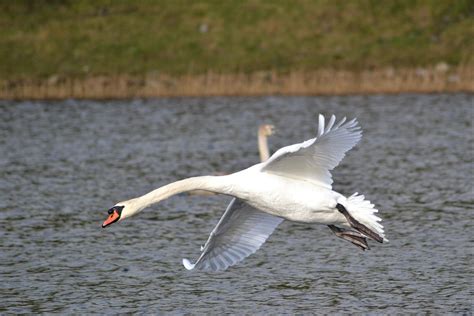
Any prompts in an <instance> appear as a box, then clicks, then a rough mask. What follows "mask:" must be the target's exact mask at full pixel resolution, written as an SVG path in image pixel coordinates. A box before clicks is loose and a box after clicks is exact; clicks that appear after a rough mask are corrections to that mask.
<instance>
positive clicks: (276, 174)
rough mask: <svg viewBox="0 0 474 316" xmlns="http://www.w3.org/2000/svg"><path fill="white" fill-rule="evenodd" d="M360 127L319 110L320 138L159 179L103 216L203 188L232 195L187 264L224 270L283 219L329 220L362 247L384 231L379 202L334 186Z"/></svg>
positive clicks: (123, 214) (114, 218) (122, 214)
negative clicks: (220, 171)
mask: <svg viewBox="0 0 474 316" xmlns="http://www.w3.org/2000/svg"><path fill="white" fill-rule="evenodd" d="M361 137H362V131H361V128H360V126H359V125H358V122H357V120H356V119H355V118H354V119H352V120H351V121H346V118H345V117H344V118H343V119H341V120H340V121H339V122H337V123H336V117H335V116H334V115H332V116H331V118H330V119H329V121H328V122H327V124H325V118H324V116H323V115H321V114H320V115H319V122H318V129H317V134H316V137H315V138H312V139H309V140H307V141H304V142H302V143H299V144H294V145H290V146H286V147H283V148H281V149H279V150H278V151H276V152H275V153H274V154H273V155H272V156H271V157H270V158H269V159H268V160H266V161H264V162H261V163H258V164H256V165H253V166H251V167H249V168H247V169H245V170H242V171H238V172H235V173H232V174H229V175H224V176H198V177H192V178H187V179H183V180H179V181H176V182H173V183H170V184H168V185H165V186H162V187H160V188H158V189H156V190H154V191H151V192H149V193H147V194H145V195H143V196H140V197H138V198H134V199H131V200H127V201H124V202H120V203H117V204H116V205H115V206H113V207H112V208H110V209H109V210H108V214H109V215H108V217H107V219H106V220H105V221H104V223H103V224H102V227H104V228H105V227H107V226H109V225H111V224H113V223H115V222H119V221H122V220H124V219H126V218H128V217H130V216H132V215H134V214H137V213H138V212H140V211H142V210H143V209H145V208H146V207H148V206H150V205H152V204H155V203H158V202H160V201H162V200H164V199H167V198H169V197H171V196H173V195H175V194H178V193H182V192H186V191H191V190H196V189H200V190H206V191H211V192H216V193H220V194H226V195H230V196H233V197H234V199H233V200H232V201H231V202H230V204H229V205H228V207H227V209H226V210H225V212H224V214H223V215H222V217H221V218H220V220H219V222H218V223H217V225H216V227H215V228H214V229H213V230H212V232H211V234H210V236H209V238H208V239H207V242H206V243H205V245H204V246H203V247H201V255H200V256H199V258H198V259H197V260H196V261H195V262H194V263H191V261H190V260H188V259H183V261H182V262H183V265H184V267H185V268H186V269H188V270H193V269H195V270H203V271H218V270H225V269H227V268H228V267H229V266H232V265H234V264H236V263H238V262H240V261H242V260H243V259H244V258H246V257H247V256H249V255H250V254H252V253H254V252H255V251H257V250H258V249H259V248H260V246H261V245H262V244H263V243H264V242H265V241H266V240H267V238H268V237H269V236H270V235H271V234H272V233H273V231H274V230H275V229H276V228H277V226H278V225H279V224H281V222H283V221H284V220H290V221H295V222H303V223H319V224H323V225H327V226H328V227H329V228H330V229H331V231H332V232H333V233H334V234H335V235H336V236H337V237H340V238H342V239H344V240H346V241H349V242H351V243H352V244H354V245H355V246H357V247H359V248H360V249H362V250H366V249H369V245H368V243H367V239H372V240H375V241H377V242H380V243H382V242H384V241H388V240H387V239H386V238H385V234H384V229H383V226H382V225H381V224H380V223H379V222H380V221H381V219H380V218H379V217H377V216H376V215H375V213H377V212H378V210H377V209H376V208H375V207H374V205H373V204H372V203H371V202H370V201H368V200H365V198H364V196H363V195H359V194H358V193H354V194H353V195H351V196H349V197H346V196H344V195H342V194H340V193H338V192H336V191H333V190H332V183H333V180H332V176H331V173H330V170H332V169H334V168H335V167H336V166H337V165H338V164H339V162H340V161H341V160H342V159H343V158H344V156H345V154H346V152H347V151H349V150H350V149H351V148H353V147H354V146H355V145H356V144H357V143H358V142H359V140H360V139H361Z"/></svg>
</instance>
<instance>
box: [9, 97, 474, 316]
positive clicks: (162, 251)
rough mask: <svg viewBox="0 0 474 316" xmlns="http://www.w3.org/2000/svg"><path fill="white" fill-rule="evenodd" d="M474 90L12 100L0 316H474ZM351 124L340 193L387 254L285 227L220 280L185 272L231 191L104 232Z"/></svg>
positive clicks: (323, 231)
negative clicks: (372, 212) (319, 132)
mask: <svg viewBox="0 0 474 316" xmlns="http://www.w3.org/2000/svg"><path fill="white" fill-rule="evenodd" d="M472 103H473V96H472V95H464V94H459V95H401V96H370V97H364V96H350V97H266V98H211V99H161V100H147V101H140V100H134V101H133V100H132V101H114V102H92V101H65V102H21V103H13V102H7V101H1V102H0V118H1V120H0V150H1V155H0V196H1V198H0V225H1V226H0V237H1V239H0V246H1V252H0V259H1V260H0V291H1V292H0V295H1V296H0V312H11V313H16V312H33V313H37V312H47V313H49V312H59V313H100V314H103V313H105V314H113V313H118V312H125V313H128V312H138V313H173V314H187V313H199V314H204V313H212V314H220V313H224V312H226V313H238V314H253V313H254V312H258V313H261V314H268V313H277V314H281V313H299V314H314V313H333V312H340V313H372V314H386V313H390V314H393V313H406V312H411V313H419V312H432V313H436V314H442V313H445V312H452V313H456V314H472V312H473V301H472V297H473V294H474V293H473V283H474V282H473V272H474V271H473V266H474V264H473V248H474V247H473V239H474V237H473V202H474V197H473V167H474V166H473V143H474V141H473V139H474V137H473V126H472V122H473V113H474V110H473V104H472ZM320 112H321V113H323V114H326V115H329V114H332V113H335V114H336V115H338V116H344V115H346V116H348V117H353V116H356V117H358V118H359V121H360V123H361V125H362V127H363V129H364V137H363V139H362V142H361V143H360V144H359V145H358V146H357V147H356V148H355V149H354V150H352V151H351V152H350V153H349V155H348V156H347V157H346V159H345V160H344V161H343V163H342V164H341V165H340V166H339V167H338V168H337V169H336V170H335V172H334V179H335V186H334V187H335V189H336V190H337V191H339V192H341V193H344V194H352V193H353V192H355V191H358V192H361V193H364V194H365V195H366V196H367V197H368V198H369V199H370V200H372V201H373V202H374V203H375V204H376V205H377V206H378V208H379V209H380V211H381V213H380V214H381V216H382V217H383V219H384V225H385V227H386V232H387V236H388V238H389V239H390V240H391V242H390V243H388V244H383V245H379V244H374V243H372V246H373V247H372V250H371V251H368V252H362V251H360V250H358V249H357V248H355V247H354V246H352V245H350V244H349V243H346V242H344V241H342V240H340V239H338V238H335V237H333V235H332V234H331V232H330V231H329V229H328V228H327V227H324V226H317V225H314V226H311V225H303V224H296V223H289V222H285V223H283V224H282V225H281V226H280V227H279V229H278V230H277V231H276V232H275V233H274V235H272V236H271V238H270V239H269V241H268V242H267V243H266V244H265V245H264V246H263V248H262V249H260V250H259V251H258V252H257V253H256V254H255V255H253V256H251V257H249V258H247V260H245V261H244V262H243V263H241V264H239V265H237V266H235V267H232V268H230V269H229V270H227V271H226V272H221V273H199V272H198V273H195V272H188V271H186V270H185V269H184V268H183V267H182V265H181V258H183V257H187V258H197V256H198V254H199V246H200V245H201V244H203V243H204V242H205V240H206V239H207V235H208V233H209V232H210V231H211V229H212V228H213V226H214V225H215V224H216V222H217V220H218V219H219V217H220V215H221V213H222V212H223V210H224V208H225V206H226V203H227V201H228V200H229V198H228V197H222V196H211V197H202V196H188V195H185V194H183V195H179V196H176V197H173V198H172V199H169V200H167V201H165V202H163V203H161V204H158V205H155V206H154V207H152V208H149V209H147V210H146V211H143V212H142V213H140V214H139V215H138V216H136V217H134V218H131V219H129V220H127V221H124V222H122V223H120V224H116V225H113V226H112V227H110V229H109V228H108V229H105V230H104V229H101V228H100V224H101V223H102V221H103V220H104V219H105V217H106V215H107V214H106V210H107V209H108V208H109V207H111V206H112V205H113V204H114V203H115V202H117V201H120V200H124V199H128V198H132V197H135V196H138V195H141V194H144V193H146V192H148V191H150V190H152V189H154V188H156V187H158V186H161V185H163V184H166V183H168V182H171V181H174V180H177V179H181V178H184V177H188V176H195V175H201V174H210V173H214V172H216V171H221V172H232V171H237V170H240V169H242V168H245V167H247V166H249V165H251V164H254V163H256V162H257V160H258V154H257V146H256V128H257V126H258V125H259V124H260V123H272V124H275V125H276V127H277V129H278V134H277V135H275V136H273V137H272V138H271V139H270V144H271V149H272V151H274V150H276V149H278V148H279V147H281V146H284V145H288V144H291V143H294V142H300V141H302V140H304V139H307V138H310V137H312V136H313V135H314V134H315V129H316V125H317V114H318V113H320Z"/></svg>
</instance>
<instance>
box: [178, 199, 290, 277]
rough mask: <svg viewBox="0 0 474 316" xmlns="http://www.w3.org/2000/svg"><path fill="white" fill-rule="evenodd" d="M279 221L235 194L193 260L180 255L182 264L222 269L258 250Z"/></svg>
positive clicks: (192, 266)
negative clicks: (197, 256)
mask: <svg viewBox="0 0 474 316" xmlns="http://www.w3.org/2000/svg"><path fill="white" fill-rule="evenodd" d="M282 221H283V219H282V218H280V217H276V216H273V215H270V214H267V213H264V212H261V211H259V210H257V209H255V208H253V207H251V206H250V205H248V204H246V203H245V202H243V201H242V200H239V199H236V198H234V199H233V200H232V201H231V202H230V204H229V206H228V207H227V209H226V211H225V212H224V215H222V217H221V219H220V220H219V222H218V223H217V226H216V227H215V228H214V229H213V230H212V232H211V234H210V235H209V238H208V240H207V242H206V244H205V245H204V247H203V248H202V253H201V256H200V257H199V258H198V260H197V261H196V263H194V264H192V263H191V262H190V261H189V260H188V259H183V264H184V266H185V267H186V269H188V270H193V269H196V270H204V271H218V270H225V269H227V268H228V267H229V266H232V265H234V264H236V263H238V262H240V261H242V260H243V259H245V258H246V257H248V256H249V255H251V254H252V253H254V252H255V251H257V250H258V249H259V248H260V246H261V245H263V243H264V242H265V241H266V240H267V238H268V237H269V236H270V235H271V234H272V233H273V231H274V230H275V228H277V226H278V225H279V224H280V223H281V222H282Z"/></svg>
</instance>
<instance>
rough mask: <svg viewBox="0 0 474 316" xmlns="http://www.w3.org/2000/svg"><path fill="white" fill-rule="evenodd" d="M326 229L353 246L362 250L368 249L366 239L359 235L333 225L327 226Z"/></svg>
mask: <svg viewBox="0 0 474 316" xmlns="http://www.w3.org/2000/svg"><path fill="white" fill-rule="evenodd" d="M328 227H329V228H330V229H331V231H332V232H333V233H334V234H335V235H336V236H337V237H339V238H342V239H344V240H347V241H349V242H351V243H352V244H353V245H356V246H357V247H359V248H360V249H362V250H369V249H370V247H369V244H368V243H367V239H366V238H365V236H364V235H362V234H361V233H359V232H355V231H352V230H348V229H344V228H339V227H337V226H334V225H328Z"/></svg>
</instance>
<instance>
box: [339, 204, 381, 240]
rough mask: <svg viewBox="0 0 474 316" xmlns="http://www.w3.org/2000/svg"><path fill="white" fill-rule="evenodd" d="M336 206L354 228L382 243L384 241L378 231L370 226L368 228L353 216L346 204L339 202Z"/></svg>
mask: <svg viewBox="0 0 474 316" xmlns="http://www.w3.org/2000/svg"><path fill="white" fill-rule="evenodd" d="M336 208H337V210H338V211H339V212H341V213H342V215H344V216H345V217H346V220H347V222H348V223H349V225H351V227H352V228H354V229H355V230H357V231H358V232H361V233H362V234H364V235H365V236H367V237H370V238H372V239H373V240H375V241H378V242H380V243H382V242H383V238H382V237H380V236H379V235H378V234H377V233H376V232H374V231H372V230H370V229H369V228H367V226H365V225H363V224H361V223H360V222H359V221H358V220H356V219H355V218H354V217H352V215H351V214H349V212H348V211H347V210H346V208H345V207H344V205H342V204H339V203H338V204H337V205H336Z"/></svg>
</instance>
